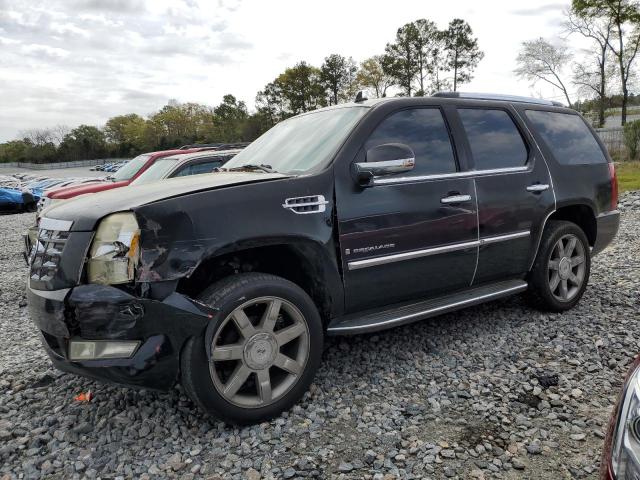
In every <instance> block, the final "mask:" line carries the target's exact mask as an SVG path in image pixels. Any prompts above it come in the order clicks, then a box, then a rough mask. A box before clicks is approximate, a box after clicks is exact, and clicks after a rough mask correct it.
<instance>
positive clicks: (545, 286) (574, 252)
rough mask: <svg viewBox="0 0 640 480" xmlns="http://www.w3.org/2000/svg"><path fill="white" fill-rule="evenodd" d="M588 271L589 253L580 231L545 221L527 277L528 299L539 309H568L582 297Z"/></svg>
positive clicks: (564, 224)
mask: <svg viewBox="0 0 640 480" xmlns="http://www.w3.org/2000/svg"><path fill="white" fill-rule="evenodd" d="M590 271H591V251H590V249H589V241H588V240H587V236H586V235H585V233H584V232H583V231H582V229H581V228H580V227H578V226H577V225H576V224H575V223H572V222H567V221H560V220H552V221H549V222H548V223H547V226H546V228H545V230H544V232H543V234H542V240H541V242H540V248H539V249H538V255H537V257H536V260H535V262H534V264H533V268H532V270H531V274H530V277H529V291H528V292H527V293H528V299H529V301H530V303H531V304H532V305H533V306H534V307H536V308H538V309H540V310H545V311H551V312H564V311H566V310H569V309H571V308H573V307H574V306H575V305H576V304H577V303H578V301H580V298H581V297H582V295H583V294H584V291H585V289H586V288H587V283H588V281H589V273H590Z"/></svg>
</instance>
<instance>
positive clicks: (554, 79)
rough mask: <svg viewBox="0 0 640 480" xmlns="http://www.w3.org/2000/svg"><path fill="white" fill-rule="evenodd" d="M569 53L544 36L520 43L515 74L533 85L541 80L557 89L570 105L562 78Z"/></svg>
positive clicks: (569, 56)
mask: <svg viewBox="0 0 640 480" xmlns="http://www.w3.org/2000/svg"><path fill="white" fill-rule="evenodd" d="M570 59H571V54H570V53H569V52H568V51H567V50H566V49H562V48H558V47H555V46H553V45H552V44H551V43H549V42H547V41H546V40H545V39H544V38H538V39H536V40H530V41H528V42H523V43H522V50H521V51H520V53H519V54H518V58H517V60H516V61H517V63H518V68H516V70H515V74H516V75H517V76H518V77H520V78H524V79H525V80H528V81H530V82H531V84H532V85H535V84H536V83H538V82H539V81H543V82H545V83H548V84H549V85H552V86H553V87H555V88H557V89H559V90H560V91H561V92H562V93H563V95H564V97H565V98H566V100H567V104H568V105H569V106H571V99H570V98H569V92H568V90H567V87H566V85H565V82H564V81H563V80H562V76H563V71H564V68H565V67H566V66H567V65H568V63H569V61H570Z"/></svg>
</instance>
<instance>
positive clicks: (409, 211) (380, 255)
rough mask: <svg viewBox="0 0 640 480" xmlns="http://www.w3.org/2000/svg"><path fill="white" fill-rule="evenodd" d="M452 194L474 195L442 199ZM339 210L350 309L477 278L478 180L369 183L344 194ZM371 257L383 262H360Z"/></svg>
mask: <svg viewBox="0 0 640 480" xmlns="http://www.w3.org/2000/svg"><path fill="white" fill-rule="evenodd" d="M451 194H468V195H470V197H471V200H470V201H468V202H465V203H460V204H448V205H447V204H443V203H441V199H442V198H445V197H447V196H450V195H451ZM338 212H339V222H340V225H339V227H340V246H341V249H342V252H341V253H342V258H343V262H344V263H343V268H344V278H345V293H346V299H347V310H349V311H353V310H359V309H365V308H371V307H376V306H380V305H385V304H390V303H395V302H400V301H403V300H409V299H413V298H425V297H428V296H435V295H438V294H439V293H443V292H448V291H451V290H455V289H459V288H463V287H467V286H469V284H470V283H471V279H472V276H473V271H474V269H475V264H476V256H477V245H476V244H475V242H476V240H477V228H476V225H477V213H476V205H475V195H474V192H473V180H470V179H443V180H436V181H425V182H416V183H408V184H397V185H386V186H377V187H372V188H367V189H364V190H362V191H360V192H358V193H356V194H353V195H350V196H348V197H347V198H338ZM465 243H470V244H471V245H468V246H466V248H465V246H464V244H465ZM441 247H445V248H441ZM446 247H452V250H451V251H447V248H446ZM458 248H459V249H458ZM434 249H438V250H434ZM402 254H407V255H404V256H403V255H402ZM365 259H378V260H380V262H381V263H380V264H376V262H372V263H373V264H372V265H369V266H360V265H361V264H362V263H363V262H361V263H360V264H359V262H360V261H361V260H365ZM364 263H365V265H366V262H364Z"/></svg>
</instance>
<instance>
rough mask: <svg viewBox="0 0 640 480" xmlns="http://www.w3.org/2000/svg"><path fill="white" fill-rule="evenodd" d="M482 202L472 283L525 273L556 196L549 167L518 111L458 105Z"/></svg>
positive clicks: (479, 202) (520, 276) (518, 276)
mask: <svg viewBox="0 0 640 480" xmlns="http://www.w3.org/2000/svg"><path fill="white" fill-rule="evenodd" d="M457 113H458V115H459V119H460V121H461V124H462V126H463V128H464V131H465V133H466V135H465V137H466V139H467V141H468V148H469V149H470V152H471V155H470V157H471V162H472V165H473V170H474V181H475V182H476V192H477V201H478V207H479V230H480V235H479V241H480V248H479V255H478V268H477V272H476V274H475V276H474V285H477V284H482V283H487V282H491V281H496V280H505V279H510V278H522V277H524V275H525V274H526V272H527V271H528V269H529V266H530V264H531V260H532V256H533V255H534V254H535V249H536V247H537V240H538V238H539V233H540V231H539V229H540V228H541V226H542V225H543V223H544V218H545V216H546V215H547V214H548V213H549V212H551V211H553V208H554V204H555V200H554V196H553V186H552V182H551V180H550V177H549V170H548V169H547V166H546V164H545V160H544V158H542V156H541V154H540V153H539V152H538V150H537V148H535V143H534V142H533V141H532V139H531V138H530V137H529V135H528V132H527V131H526V128H524V126H523V125H522V124H521V122H519V121H518V115H517V113H516V112H515V111H514V110H509V109H499V108H491V109H490V108H486V107H474V108H471V107H470V108H458V109H457Z"/></svg>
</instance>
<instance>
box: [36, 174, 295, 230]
mask: <svg viewBox="0 0 640 480" xmlns="http://www.w3.org/2000/svg"><path fill="white" fill-rule="evenodd" d="M282 178H288V177H287V176H286V175H283V174H281V173H257V172H217V173H209V174H204V175H194V176H187V177H177V178H170V179H167V180H160V181H158V182H153V183H149V184H146V185H138V186H128V187H124V188H116V189H114V190H108V191H105V192H99V193H95V194H93V195H84V196H82V197H78V198H72V199H70V200H65V201H64V202H60V203H59V204H54V205H52V206H51V207H50V208H48V209H47V210H46V213H45V215H44V216H46V217H47V218H54V219H57V220H71V221H73V222H74V223H73V226H72V228H71V229H72V230H75V231H87V230H92V229H93V228H94V226H95V224H96V223H97V221H99V220H100V219H101V218H103V217H104V216H106V215H109V214H110V213H115V212H122V211H127V210H131V209H134V208H136V207H139V206H141V205H148V204H150V203H153V202H157V201H160V200H164V199H167V198H171V197H177V196H181V195H186V194H189V193H194V192H201V191H205V190H213V189H217V188H224V187H232V186H235V185H242V184H248V183H255V182H264V181H268V180H277V179H282Z"/></svg>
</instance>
